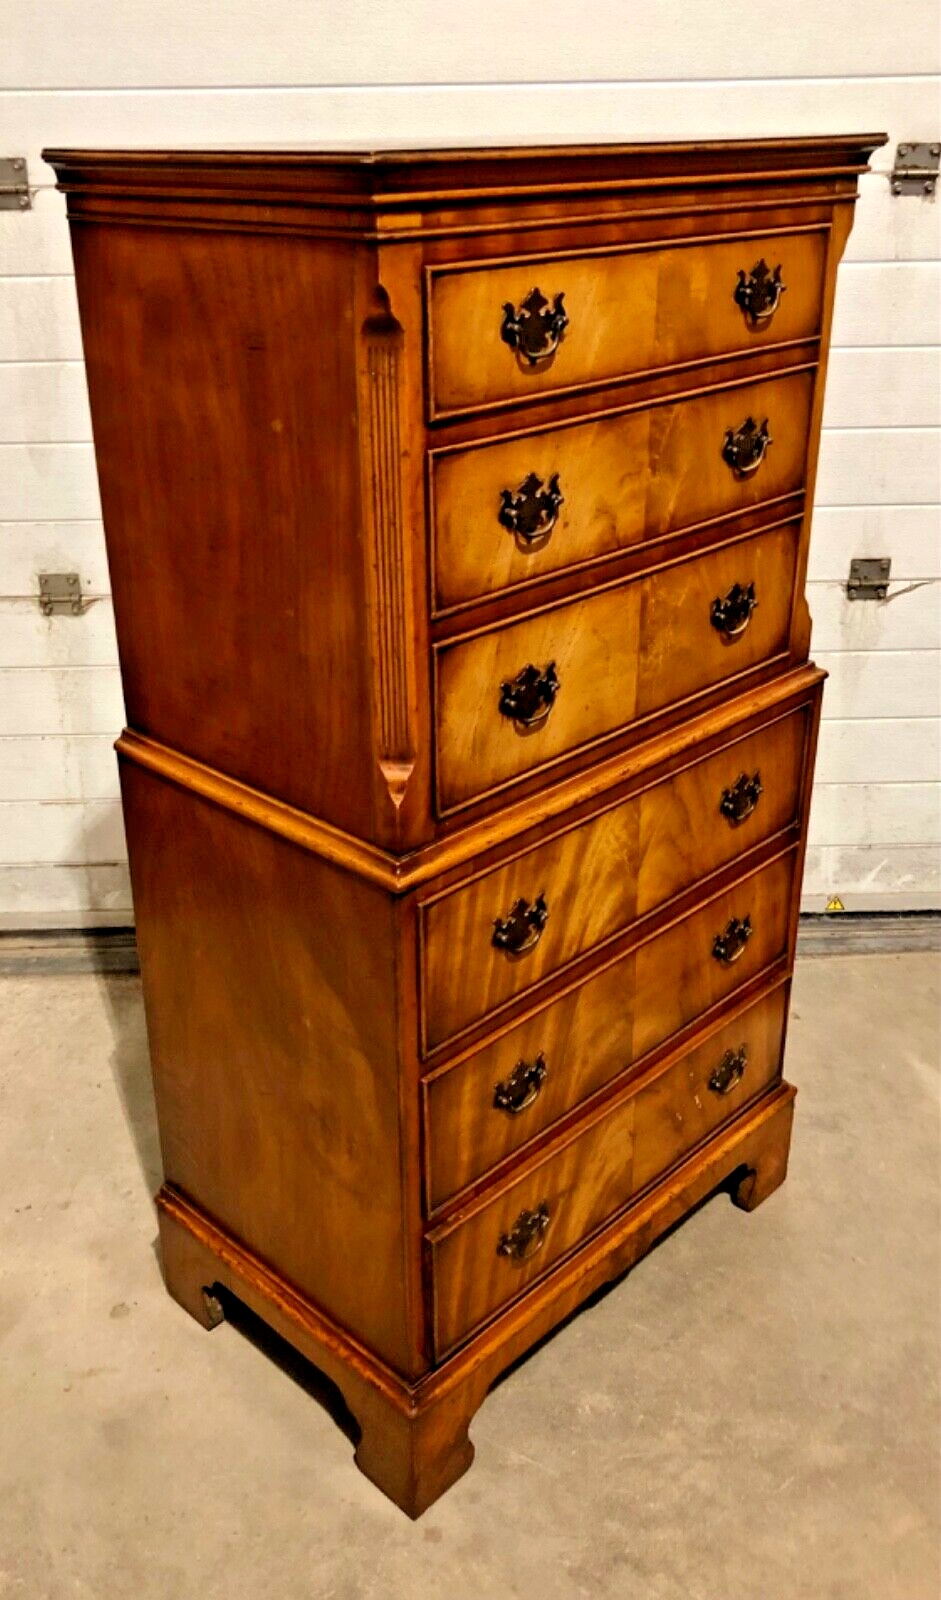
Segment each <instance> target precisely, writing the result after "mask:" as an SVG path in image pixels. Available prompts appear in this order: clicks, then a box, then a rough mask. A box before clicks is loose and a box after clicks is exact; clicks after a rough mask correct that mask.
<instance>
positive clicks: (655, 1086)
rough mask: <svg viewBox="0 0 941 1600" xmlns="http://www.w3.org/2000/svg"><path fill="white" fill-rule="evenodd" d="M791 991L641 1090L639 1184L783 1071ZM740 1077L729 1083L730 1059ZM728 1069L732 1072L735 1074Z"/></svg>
mask: <svg viewBox="0 0 941 1600" xmlns="http://www.w3.org/2000/svg"><path fill="white" fill-rule="evenodd" d="M786 1000H787V995H786V992H785V990H784V989H783V988H778V989H775V990H774V992H773V993H772V994H770V995H769V996H768V997H767V998H766V999H764V1000H760V1001H759V1002H758V1003H757V1005H754V1006H750V1007H749V1008H748V1009H747V1010H745V1011H742V1012H740V1013H739V1014H738V1015H737V1016H736V1017H734V1018H733V1019H732V1020H731V1021H729V1022H727V1023H725V1025H724V1026H723V1027H721V1028H719V1030H718V1031H717V1032H716V1033H714V1034H712V1035H711V1036H710V1037H709V1038H708V1039H707V1040H706V1041H705V1043H703V1044H701V1045H699V1046H698V1047H697V1048H696V1049H695V1050H691V1051H690V1052H689V1054H688V1055H685V1056H683V1057H682V1058H681V1060H679V1061H676V1062H674V1064H673V1065H672V1066H670V1067H668V1068H667V1069H666V1070H665V1071H663V1072H659V1073H657V1074H656V1076H654V1077H653V1078H652V1079H651V1080H649V1081H645V1083H644V1086H643V1087H642V1088H640V1089H639V1090H638V1091H637V1094H636V1096H635V1100H634V1129H635V1151H634V1187H635V1188H636V1189H643V1188H645V1187H646V1185H647V1184H648V1183H653V1182H655V1181H656V1179H657V1178H659V1177H661V1176H662V1174H663V1173H664V1172H669V1170H670V1168H671V1167H672V1166H673V1164H674V1162H676V1161H679V1160H680V1158H681V1157H682V1156H683V1155H685V1154H686V1152H687V1151H688V1150H694V1149H695V1148H696V1146H697V1145H698V1144H701V1143H702V1141H703V1140H704V1139H707V1138H708V1137H709V1135H710V1134H711V1133H713V1132H714V1131H715V1129H716V1128H718V1127H719V1126H720V1124H721V1123H723V1122H727V1121H728V1120H729V1119H730V1118H731V1117H733V1116H735V1115H736V1114H737V1112H739V1111H740V1110H741V1108H742V1106H744V1105H747V1103H748V1102H749V1101H750V1100H754V1099H755V1097H756V1095H759V1094H761V1093H762V1091H763V1090H765V1089H767V1087H768V1085H769V1084H770V1083H772V1082H773V1081H774V1079H775V1078H776V1077H777V1075H778V1073H779V1071H780V1068H781V1053H782V1048H783V1042H784V1025H785V1017H786ZM729 1056H732V1057H733V1058H734V1061H733V1066H732V1069H731V1070H732V1071H733V1072H737V1071H738V1069H739V1066H741V1067H742V1074H741V1077H738V1078H733V1080H732V1081H731V1083H730V1084H729V1087H727V1088H725V1087H723V1085H724V1083H725V1081H726V1080H725V1076H724V1074H723V1066H724V1063H725V1062H726V1061H727V1060H728V1057H729ZM728 1070H729V1069H728V1068H726V1073H727V1072H728Z"/></svg>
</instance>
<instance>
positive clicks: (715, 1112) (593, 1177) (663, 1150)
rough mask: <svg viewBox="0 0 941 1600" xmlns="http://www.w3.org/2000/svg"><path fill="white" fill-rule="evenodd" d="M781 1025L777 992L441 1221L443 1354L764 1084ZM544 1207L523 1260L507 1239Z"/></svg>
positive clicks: (435, 1243) (435, 1247) (437, 1266)
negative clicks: (730, 1075)
mask: <svg viewBox="0 0 941 1600" xmlns="http://www.w3.org/2000/svg"><path fill="white" fill-rule="evenodd" d="M783 1025H784V1004H783V995H782V993H781V991H780V990H778V991H777V992H776V993H775V994H774V995H773V996H771V997H769V999H768V1000H766V1001H764V1002H762V1003H761V1004H760V1005H759V1006H757V1007H755V1008H753V1010H751V1011H747V1012H745V1013H743V1014H742V1015H741V1016H739V1017H736V1019H735V1021H734V1022H732V1023H730V1024H728V1025H727V1026H726V1027H724V1028H722V1029H720V1030H719V1031H718V1033H716V1034H714V1035H713V1036H712V1037H711V1038H710V1039H709V1041H708V1042H707V1043H705V1044H703V1045H701V1046H700V1047H699V1048H698V1049H696V1050H693V1051H691V1052H690V1053H689V1055H686V1056H684V1057H682V1058H681V1059H680V1060H679V1061H677V1062H675V1063H674V1064H673V1065H672V1066H671V1067H670V1068H669V1069H668V1070H667V1071H665V1072H662V1073H660V1074H659V1075H657V1076H656V1077H654V1078H653V1080H652V1081H649V1080H648V1081H646V1082H645V1084H644V1086H643V1087H641V1088H639V1089H638V1090H637V1091H636V1092H634V1091H633V1090H629V1091H628V1092H627V1093H626V1094H624V1095H623V1096H622V1097H620V1098H619V1099H618V1100H617V1101H615V1102H614V1104H613V1105H611V1104H610V1103H609V1104H608V1105H607V1106H605V1107H603V1108H601V1109H600V1110H599V1111H598V1112H596V1113H595V1114H594V1116H593V1117H592V1119H591V1120H590V1121H589V1123H588V1125H587V1126H586V1125H585V1123H584V1122H583V1123H581V1124H579V1125H578V1128H579V1129H580V1131H573V1132H572V1133H571V1134H570V1135H568V1136H567V1137H566V1139H564V1140H562V1141H560V1142H559V1143H558V1144H557V1145H556V1146H555V1147H553V1151H552V1154H550V1155H547V1156H544V1157H543V1158H542V1159H541V1160H538V1161H535V1162H531V1163H528V1164H527V1166H526V1167H525V1168H524V1169H523V1171H522V1173H521V1175H520V1176H518V1177H516V1178H515V1179H514V1180H513V1181H511V1182H510V1183H508V1184H507V1185H506V1186H505V1187H503V1188H501V1190H500V1192H499V1194H497V1195H496V1196H494V1197H493V1198H482V1199H481V1200H479V1201H477V1202H475V1203H474V1204H472V1205H469V1206H467V1207H465V1208H463V1209H462V1210H459V1211H457V1212H455V1214H454V1216H453V1217H452V1218H451V1219H449V1221H448V1222H446V1223H443V1224H442V1225H441V1227H440V1228H438V1229H436V1230H435V1231H434V1232H433V1233H432V1234H431V1235H430V1241H429V1242H430V1250H431V1271H432V1279H433V1282H432V1305H433V1317H434V1337H435V1348H436V1350H437V1351H438V1353H439V1355H445V1354H446V1353H447V1351H448V1350H449V1349H451V1348H452V1346H454V1345H455V1344H457V1343H458V1342H459V1341H460V1340H461V1339H463V1338H465V1337H466V1336H467V1335H468V1334H469V1333H471V1332H473V1330H474V1329H475V1328H477V1327H478V1326H479V1325H480V1324H481V1323H482V1322H484V1321H485V1320H486V1319H487V1318H488V1317H489V1316H491V1315H492V1314H493V1313H494V1312H495V1311H496V1310H498V1309H499V1308H500V1307H501V1306H504V1305H506V1304H507V1303H508V1302H510V1301H512V1300H514V1299H516V1298H517V1296H519V1295H520V1294H522V1293H523V1292H524V1291H525V1290H526V1289H527V1288H528V1287H529V1286H530V1285H531V1284H532V1283H533V1282H534V1281H536V1280H537V1279H538V1278H540V1277H542V1276H543V1274H544V1273H546V1272H548V1271H549V1270H550V1269H551V1267H552V1266H553V1264H554V1263H555V1262H556V1261H557V1260H558V1259H559V1258H560V1257H561V1256H563V1255H565V1254H566V1253H567V1252H568V1251H569V1250H571V1249H572V1248H573V1247H575V1246H577V1245H578V1244H579V1243H580V1242H581V1241H582V1240H584V1239H586V1238H587V1237H589V1236H590V1234H592V1233H593V1232H594V1231H595V1230H596V1229H597V1228H598V1227H600V1226H601V1225H602V1224H603V1223H604V1222H605V1221H607V1220H608V1218H609V1217H611V1216H613V1215H614V1214H615V1213H616V1212H617V1211H618V1210H620V1209H621V1208H622V1207H623V1206H625V1205H626V1204H627V1202H628V1200H629V1198H630V1197H631V1195H632V1194H635V1193H637V1192H638V1191H640V1190H641V1189H643V1188H644V1187H645V1186H646V1184H647V1183H649V1182H650V1181H651V1180H652V1179H654V1178H656V1177H662V1176H663V1175H664V1173H666V1172H669V1170H670V1168H671V1167H672V1166H673V1165H674V1164H675V1163H676V1162H677V1161H678V1160H679V1159H680V1157H681V1156H683V1155H685V1154H686V1153H687V1152H688V1151H689V1150H691V1149H693V1148H695V1146H696V1145H697V1144H699V1143H700V1142H701V1141H702V1140H703V1139H704V1138H706V1137H708V1135H709V1134H710V1133H712V1132H713V1131H714V1129H715V1128H717V1127H718V1126H719V1125H720V1124H721V1123H723V1122H725V1121H727V1120H731V1118H732V1117H734V1115H735V1114H736V1113H737V1112H738V1111H739V1110H740V1109H741V1107H742V1105H743V1104H745V1103H746V1102H747V1101H748V1100H751V1099H753V1098H754V1097H755V1095H756V1094H758V1093H760V1092H761V1090H762V1089H764V1088H766V1087H767V1086H768V1084H769V1083H771V1082H772V1081H773V1080H774V1079H775V1078H776V1077H777V1075H778V1073H779V1070H780V1050H781V1040H782V1036H783ZM729 1050H732V1051H733V1052H739V1051H742V1050H744V1052H745V1054H746V1055H747V1058H748V1059H747V1064H746V1066H745V1069H744V1073H743V1076H742V1078H741V1079H740V1081H739V1082H738V1083H737V1084H736V1085H734V1086H733V1087H732V1089H731V1090H730V1091H729V1092H728V1093H727V1094H723V1093H721V1092H719V1091H718V1090H716V1089H712V1088H710V1086H709V1080H710V1079H711V1078H712V1077H713V1075H714V1074H715V1073H716V1071H717V1069H718V1068H719V1067H720V1065H721V1063H722V1061H723V1057H724V1056H725V1054H726V1052H728V1051H729ZM540 1212H541V1213H542V1214H543V1216H544V1218H545V1221H544V1228H543V1231H542V1232H541V1233H540V1234H539V1235H538V1236H537V1237H538V1240H539V1242H538V1247H537V1248H535V1250H534V1251H533V1253H532V1254H531V1255H527V1256H525V1257H524V1258H522V1259H517V1258H515V1257H514V1256H512V1255H508V1254H507V1253H506V1241H507V1240H510V1241H512V1240H513V1239H514V1231H515V1234H516V1235H517V1236H518V1235H519V1232H520V1219H521V1218H522V1219H528V1218H530V1217H532V1216H533V1215H535V1214H539V1213H540ZM523 1227H524V1228H525V1222H524V1223H523ZM524 1236H525V1235H524ZM501 1246H502V1250H501Z"/></svg>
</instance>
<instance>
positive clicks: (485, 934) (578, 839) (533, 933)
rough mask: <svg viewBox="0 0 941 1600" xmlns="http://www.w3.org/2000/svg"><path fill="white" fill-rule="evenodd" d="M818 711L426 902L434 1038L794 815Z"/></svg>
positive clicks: (428, 1022)
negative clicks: (810, 729)
mask: <svg viewBox="0 0 941 1600" xmlns="http://www.w3.org/2000/svg"><path fill="white" fill-rule="evenodd" d="M809 709H810V708H809V707H805V708H802V709H800V710H798V711H794V712H791V713H790V714H789V715H788V716H786V717H783V718H779V719H778V720H777V721H775V722H772V723H770V724H769V725H767V726H766V727H763V728H760V729H758V731H757V732H754V733H751V734H749V735H748V736H747V737H746V738H744V739H738V740H736V741H735V742H734V743H732V744H730V745H728V746H726V747H724V748H723V749H721V750H719V751H717V752H715V753H714V754H712V755H709V756H706V757H705V758H703V759H700V760H699V761H696V762H695V763H693V764H692V765H690V766H688V767H686V768H685V769H684V770H683V771H680V772H678V773H675V774H673V775H672V776H670V777H668V778H663V779H661V780H660V781H659V782H658V783H655V784H653V785H651V786H650V787H649V788H647V789H644V790H642V791H641V792H640V793H638V794H635V795H632V796H631V797H630V798H629V799H627V800H623V801H621V802H620V804H618V805H617V806H614V807H612V808H610V809H609V810H607V811H604V812H603V813H602V814H601V815H600V816H598V817H594V818H592V819H591V821H589V822H584V823H582V824H581V825H580V826H579V827H577V828H570V829H569V830H568V831H567V832H564V833H560V834H558V835H557V836H556V837H555V838H553V839H550V840H547V841H546V842H544V843H542V844H539V845H536V846H534V847H533V848H532V849H530V850H527V851H525V852H524V853H523V854H522V855H519V856H516V857H515V858H514V859H513V860H512V861H510V862H508V863H506V864H505V865H503V866H500V867H495V868H493V869H492V870H491V871H489V872H485V873H483V874H481V875H480V876H478V877H476V878H475V879H473V880H472V881H471V882H470V883H467V884H465V885H463V886H459V887H458V888H455V889H451V890H449V891H448V892H447V893H445V894H443V895H441V896H439V897H438V898H436V899H433V900H430V901H427V902H425V903H424V904H423V906H422V911H421V917H422V994H423V1015H424V1032H425V1037H424V1043H425V1046H426V1048H427V1049H430V1050H433V1049H435V1048H437V1047H438V1046H439V1045H441V1044H442V1043H443V1042H444V1041H445V1040H447V1039H450V1038H452V1037H453V1036H454V1035H455V1034H458V1033H460V1032H461V1030H462V1029H463V1028H466V1027H468V1026H469V1025H471V1024H473V1023H475V1022H477V1021H479V1019H480V1018H482V1017H485V1016H487V1015H488V1014H489V1013H491V1012H493V1011H495V1010H497V1009H498V1008H499V1007H500V1006H502V1005H505V1004H506V1003H507V1002H509V1001H511V1000H513V999H515V998H516V997H517V996H519V995H521V994H524V993H525V992H526V991H527V990H528V989H531V988H532V987H533V985H534V984H536V983H539V982H540V980H542V979H544V978H545V977H547V976H548V975H549V974H550V973H552V972H555V971H556V970H557V969H558V968H559V967H561V966H563V965H564V964H565V963H566V962H568V961H571V960H573V959H574V958H575V957H576V956H579V955H581V954H582V953H583V952H585V951H587V950H590V949H591V948H592V947H593V946H594V945H596V944H598V943H600V942H601V941H603V940H604V939H607V938H610V937H611V936H612V935H614V934H616V933H617V932H619V931H620V930H622V929H624V928H626V927H627V926H628V925H629V924H630V923H631V922H632V921H633V920H634V919H635V918H636V917H642V916H644V915H645V914H646V913H647V912H649V911H652V910H653V909H654V908H655V907H657V906H659V905H663V904H664V903H665V902H666V901H667V900H669V899H670V898H671V897H672V896H673V895H676V894H678V893H680V892H681V891H682V890H684V889H687V888H689V887H690V886H691V885H692V884H694V883H696V882H697V881H698V880H699V879H700V878H703V877H705V876H706V875H707V874H709V873H710V872H714V871H716V870H717V869H718V868H720V867H723V866H725V865H727V863H728V862H730V861H734V860H735V859H736V857H738V856H740V855H741V854H742V852H743V851H745V850H748V849H750V848H751V847H752V846H753V845H756V844H758V843H759V842H760V841H761V840H763V839H767V838H770V836H771V835H772V834H774V833H777V832H778V831H779V830H780V829H782V828H786V827H787V826H788V825H789V824H790V823H793V822H794V821H796V819H797V816H798V811H799V804H800V788H801V778H802V774H803V757H804V749H805V745H806V740H807V731H808V715H809ZM723 808H724V809H723ZM521 905H522V907H524V908H525V910H523V911H519V910H518V908H520V907H521ZM534 907H541V908H542V909H543V910H544V912H545V917H544V919H543V918H542V913H541V911H540V915H539V916H538V917H535V916H533V915H532V908H534ZM527 912H528V913H529V915H530V920H531V925H528V924H527ZM458 958H459V960H460V970H461V981H460V983H456V982H455V981H454V973H455V963H456V961H457V960H458Z"/></svg>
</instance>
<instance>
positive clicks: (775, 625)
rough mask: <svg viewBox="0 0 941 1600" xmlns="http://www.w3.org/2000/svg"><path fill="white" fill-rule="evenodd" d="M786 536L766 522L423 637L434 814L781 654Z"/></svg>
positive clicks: (787, 579) (791, 548) (788, 586)
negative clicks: (428, 672)
mask: <svg viewBox="0 0 941 1600" xmlns="http://www.w3.org/2000/svg"><path fill="white" fill-rule="evenodd" d="M797 541H798V525H797V524H791V525H789V526H787V527H783V528H777V529H775V530H773V531H769V532H767V533H764V534H760V535H755V536H753V537H750V538H748V539H741V540H737V541H735V542H734V543H732V544H728V545H725V546H723V547H722V548H721V549H719V550H712V551H709V552H707V553H706V554H704V555H697V556H693V557H689V558H687V559H685V560H683V561H680V562H675V563H673V564H672V565H668V566H665V567H662V568H660V569H658V570H656V571H654V572H648V573H646V574H644V575H643V576H640V577H635V578H631V579H625V580H624V581H623V582H620V583H617V584H611V585H609V586H607V587H606V588H604V589H599V590H596V591H595V592H594V593H593V594H590V595H587V596H582V597H580V598H578V599H576V600H569V601H566V602H564V603H562V604H558V605H553V606H547V607H545V608H544V609H543V610H542V611H537V612H533V613H530V615H529V616H527V617H524V618H522V619H521V620H520V621H518V622H511V623H504V624H502V625H498V626H493V627H490V628H486V629H480V630H478V631H477V632H476V633H474V634H465V635H463V636H462V637H461V638H459V639H457V640H454V641H449V642H448V643H446V644H441V645H438V646H436V647H435V652H434V654H435V720H436V763H435V767H436V785H437V795H436V803H437V807H438V813H439V815H441V816H445V815H447V814H448V813H449V812H451V811H454V810H457V809H459V808H460V807H462V806H466V805H471V804H473V802H474V801H475V800H479V799H482V798H484V797H485V796H487V795H489V794H492V793H494V792H496V791H498V790H500V789H502V788H504V787H505V786H506V785H507V784H510V783H512V782H513V781H514V779H517V778H521V777H524V776H526V775H528V774H530V773H535V772H538V771H540V770H541V769H542V768H543V767H545V766H547V765H549V764H551V763H553V762H556V761H558V760H560V759H561V758H563V757H564V756H566V755H569V754H571V753H573V752H575V751H577V750H579V749H581V748H583V747H584V746H586V745H594V744H597V743H599V742H601V741H602V740H604V739H606V738H610V737H612V736H613V735H614V734H616V733H618V732H620V731H622V730H624V729H627V728H629V727H630V725H631V724H632V723H634V722H638V721H640V720H641V719H642V718H645V717H648V716H651V715H653V714H654V713H656V712H657V711H661V710H665V709H666V708H667V707H669V706H672V705H674V704H677V703H680V702H689V701H691V700H693V699H695V697H696V696H697V695H698V694H702V693H705V692H706V691H707V690H709V689H712V688H714V687H716V686H718V685H721V684H722V683H723V682H726V681H732V680H734V679H737V678H738V677H739V676H740V675H741V674H742V673H744V672H746V671H747V670H748V669H749V668H750V667H755V666H758V665H760V664H763V663H764V662H766V661H769V660H770V659H771V658H772V657H774V656H776V655H778V654H780V653H782V652H784V651H785V650H786V649H787V647H788V635H789V630H790V618H791V604H792V596H793V589H794V575H795V567H796V561H797ZM750 589H751V590H753V595H754V599H755V601H756V602H757V604H756V608H755V609H754V610H753V611H752V612H751V614H750V615H748V616H747V618H746V617H745V614H744V608H743V607H742V606H741V605H740V601H741V599H742V591H748V590H750ZM717 608H718V609H717ZM714 616H716V618H717V620H720V621H722V620H724V623H725V627H726V629H727V631H722V630H721V629H720V628H719V627H717V626H716V625H715V623H714V621H713V617H714Z"/></svg>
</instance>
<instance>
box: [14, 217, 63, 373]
mask: <svg viewBox="0 0 941 1600" xmlns="http://www.w3.org/2000/svg"><path fill="white" fill-rule="evenodd" d="M18 221H19V212H17V211H6V212H0V228H2V229H6V228H10V227H11V226H12V225H13V223H14V222H18ZM0 358H2V359H3V360H4V361H80V360H81V358H82V335H81V330H80V328H79V322H78V302H77V300H76V298H75V284H74V282H73V280H72V278H71V277H68V278H63V277H55V278H49V277H43V276H38V275H37V276H34V277H21V278H0Z"/></svg>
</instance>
